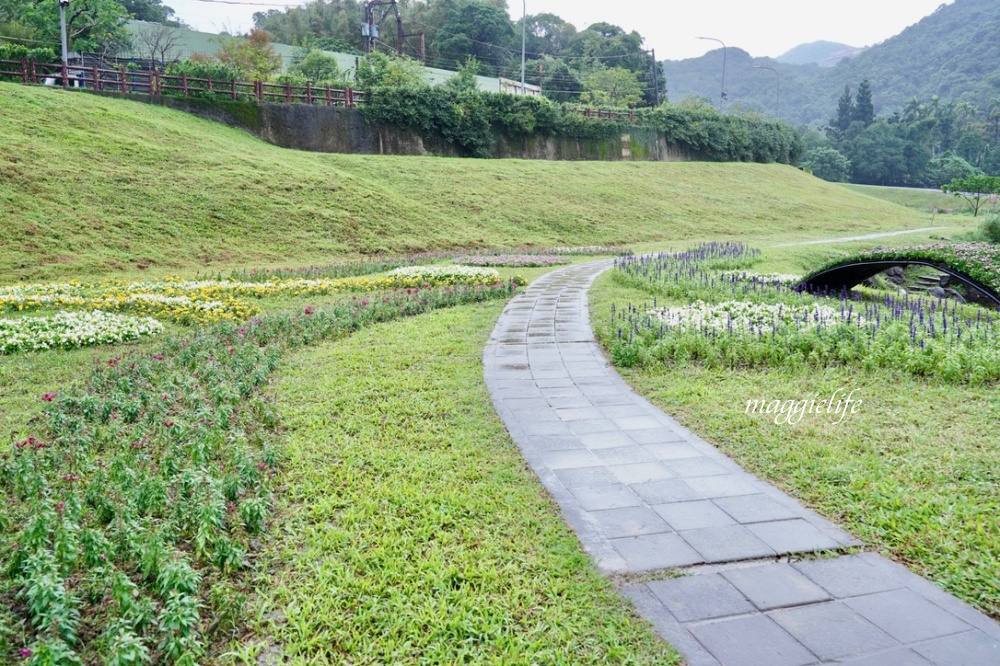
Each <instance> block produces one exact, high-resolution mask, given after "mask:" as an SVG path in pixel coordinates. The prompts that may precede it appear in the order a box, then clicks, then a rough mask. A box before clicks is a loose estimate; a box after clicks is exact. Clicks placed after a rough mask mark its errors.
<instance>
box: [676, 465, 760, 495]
mask: <svg viewBox="0 0 1000 666" xmlns="http://www.w3.org/2000/svg"><path fill="white" fill-rule="evenodd" d="M665 463H666V464H668V465H669V461H665ZM685 481H686V482H687V484H688V485H689V486H691V487H692V488H694V489H695V490H697V491H698V492H699V493H701V494H702V495H703V496H704V497H708V498H722V497H735V496H742V495H754V494H756V493H758V492H760V488H758V487H757V486H754V485H751V484H750V483H748V482H747V481H745V480H744V477H743V476H742V475H739V474H727V475H724V476H698V477H689V478H687V479H685Z"/></svg>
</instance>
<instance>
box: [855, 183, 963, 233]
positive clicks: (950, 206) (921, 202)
mask: <svg viewBox="0 0 1000 666" xmlns="http://www.w3.org/2000/svg"><path fill="white" fill-rule="evenodd" d="M842 187H845V188H847V189H849V190H851V191H852V192H858V193H860V194H865V195H867V196H870V197H874V198H876V199H881V200H883V201H891V202H892V203H894V204H899V205H900V206H906V207H907V208H915V209H917V210H920V211H923V212H925V213H931V212H933V211H934V210H935V209H937V211H938V213H940V214H949V215H950V214H963V215H967V214H969V206H968V204H966V203H965V201H964V200H963V199H962V198H961V197H956V196H955V195H954V194H945V193H944V192H941V191H939V190H926V189H916V188H910V187H879V186H877V185H849V184H844V185H842ZM935 223H936V224H948V222H946V221H941V220H940V219H938V220H936V221H935Z"/></svg>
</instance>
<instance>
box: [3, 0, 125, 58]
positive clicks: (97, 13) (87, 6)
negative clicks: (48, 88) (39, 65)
mask: <svg viewBox="0 0 1000 666" xmlns="http://www.w3.org/2000/svg"><path fill="white" fill-rule="evenodd" d="M127 20H128V13H127V12H126V11H125V8H124V7H122V5H121V4H119V3H118V2H115V0H86V1H85V2H73V3H70V6H69V7H68V8H67V10H66V36H67V41H68V42H69V48H70V50H74V51H87V52H91V53H93V52H97V51H101V50H103V49H102V47H104V46H105V45H109V44H111V45H120V44H121V43H122V42H123V40H125V39H126V38H127V37H128V32H127V30H126V29H125V22H126V21H127ZM0 24H7V25H6V26H5V29H4V32H5V34H6V33H10V32H27V33H30V35H31V37H30V38H31V39H33V40H34V41H35V42H36V46H40V47H49V48H53V49H55V50H56V51H57V52H58V50H59V45H60V25H59V3H58V2H57V0H4V1H3V2H2V3H0Z"/></svg>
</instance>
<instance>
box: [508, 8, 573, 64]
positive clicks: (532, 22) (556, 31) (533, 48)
mask: <svg viewBox="0 0 1000 666" xmlns="http://www.w3.org/2000/svg"><path fill="white" fill-rule="evenodd" d="M517 23H518V26H517V27H518V28H520V27H521V26H520V23H521V22H520V21H518V22H517ZM525 27H526V28H527V45H526V48H527V50H528V53H530V54H532V55H533V56H540V55H549V56H554V55H558V54H559V53H560V52H561V51H562V50H563V49H565V48H566V47H567V46H569V42H570V40H572V39H573V37H575V36H576V27H575V26H574V25H573V24H572V23H567V22H566V21H564V20H562V19H561V18H559V17H558V16H556V15H555V14H536V15H534V16H528V18H527V22H526V23H525Z"/></svg>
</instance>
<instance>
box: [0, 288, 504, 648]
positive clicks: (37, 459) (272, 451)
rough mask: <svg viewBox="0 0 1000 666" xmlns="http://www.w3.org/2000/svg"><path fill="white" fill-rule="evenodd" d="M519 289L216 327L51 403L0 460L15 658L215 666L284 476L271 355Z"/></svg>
mask: <svg viewBox="0 0 1000 666" xmlns="http://www.w3.org/2000/svg"><path fill="white" fill-rule="evenodd" d="M515 290H516V287H515V285H514V284H513V283H510V282H499V283H496V284H493V285H490V286H458V287H442V288H439V289H433V290H424V289H416V290H411V292H410V293H407V292H406V291H403V290H401V291H399V292H397V293H389V294H386V295H384V296H383V297H382V298H378V299H373V300H372V302H370V303H369V302H366V301H364V300H353V299H345V301H344V302H342V303H340V304H338V305H336V306H333V307H330V308H312V307H309V308H304V309H303V311H302V312H301V313H300V314H297V315H274V316H266V317H261V318H252V319H251V320H249V321H248V322H246V323H243V324H234V323H231V322H222V323H219V324H217V325H214V326H210V327H205V328H200V329H198V330H197V331H195V332H194V333H192V334H191V335H188V336H184V337H169V338H167V339H166V340H165V341H164V342H163V345H162V347H161V349H160V352H159V353H156V354H148V353H138V352H132V353H127V354H125V355H123V356H118V357H115V358H113V359H109V360H107V361H105V362H103V363H98V364H97V365H96V367H95V368H94V370H93V372H92V373H91V374H90V376H89V377H88V378H87V381H86V382H85V383H83V384H82V385H81V386H80V388H79V389H72V388H70V387H60V386H56V387H52V388H53V389H55V390H53V391H52V392H49V393H45V394H44V395H42V396H40V399H41V400H43V401H44V402H46V407H45V412H44V418H43V419H42V420H40V421H39V422H37V423H36V426H37V427H39V428H40V430H39V431H37V432H36V433H35V434H34V436H31V437H28V438H26V439H24V440H23V441H19V442H14V443H12V444H8V445H7V448H6V449H5V450H4V451H3V455H0V494H2V496H3V498H4V501H3V502H0V553H3V555H4V565H3V572H4V575H5V576H9V577H10V579H11V583H10V587H12V588H14V590H16V598H17V599H18V600H19V601H18V602H16V603H14V602H12V603H11V605H12V606H13V608H12V611H11V612H13V613H15V614H16V615H17V616H19V617H20V618H22V619H23V624H22V625H21V627H22V628H19V629H17V631H16V632H15V631H9V632H6V633H5V635H4V638H5V639H6V640H7V641H8V644H12V643H14V642H16V643H17V644H16V645H15V646H14V647H15V649H16V650H18V652H19V653H20V654H19V656H20V657H21V658H24V659H25V663H32V664H76V663H99V664H109V663H115V664H133V663H134V664H141V663H163V664H178V663H179V664H194V663H205V662H206V661H211V659H210V658H209V657H210V655H206V643H207V642H208V641H209V640H212V639H215V640H220V639H223V637H225V636H229V635H232V632H233V631H234V627H235V626H236V623H238V622H239V619H240V614H241V613H242V612H243V608H242V606H243V604H244V602H245V595H244V594H243V593H241V592H240V591H238V590H237V587H236V583H237V581H238V580H239V578H240V577H241V576H243V575H245V570H246V568H247V566H248V563H249V559H250V557H251V550H252V545H251V544H252V543H253V542H254V541H255V540H258V539H260V538H262V537H261V535H262V534H263V533H264V532H266V531H267V529H268V523H269V514H270V512H271V510H272V506H273V502H272V492H273V487H274V484H275V478H276V477H279V475H280V473H281V465H280V461H281V453H280V450H279V447H278V446H277V445H276V444H277V441H276V437H277V434H276V428H277V423H278V416H277V415H276V414H275V411H274V406H273V404H272V403H271V402H270V401H269V400H268V398H267V396H266V395H264V391H263V388H264V387H265V386H266V385H267V382H268V379H269V377H270V376H271V374H272V373H273V372H274V370H275V369H276V368H277V367H278V364H279V362H280V359H281V356H282V354H283V353H284V352H286V351H288V350H291V349H295V348H297V347H301V346H303V345H308V344H312V343H315V342H319V341H321V340H328V339H332V338H336V337H340V336H345V335H348V334H350V333H351V332H352V331H354V330H357V329H358V328H360V327H363V326H366V325H370V324H373V323H376V322H382V321H388V320H392V319H395V318H399V317H406V316H412V315H417V314H420V313H423V312H428V311H431V310H434V309H437V308H444V307H450V306H455V305H459V304H462V303H473V302H481V301H486V300H490V299H504V298H509V297H510V296H511V295H512V294H513V293H514V291H515ZM67 316H71V315H67ZM8 601H11V599H10V598H8ZM17 658H18V657H17V656H15V655H14V654H13V653H0V661H3V662H4V663H13V661H14V660H15V659H17Z"/></svg>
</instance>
